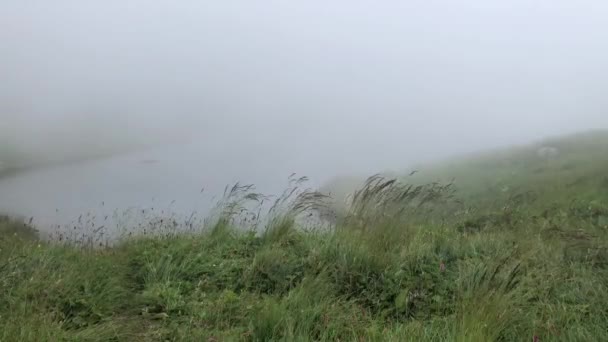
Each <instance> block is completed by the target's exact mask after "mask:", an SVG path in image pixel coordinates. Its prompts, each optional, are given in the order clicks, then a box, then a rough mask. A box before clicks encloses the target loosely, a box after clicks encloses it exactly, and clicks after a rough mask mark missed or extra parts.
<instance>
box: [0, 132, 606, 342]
mask: <svg viewBox="0 0 608 342" xmlns="http://www.w3.org/2000/svg"><path fill="white" fill-rule="evenodd" d="M543 144H549V145H553V146H557V147H558V148H559V149H560V151H561V154H560V156H559V157H557V158H555V159H552V160H542V159H539V158H538V157H537V156H536V155H535V154H534V151H535V150H536V148H537V146H528V147H521V148H517V149H512V150H508V151H500V152H497V153H493V154H491V155H482V156H475V157H471V158H468V159H465V160H460V161H449V162H445V163H442V164H437V165H433V166H428V167H426V168H422V169H421V171H420V172H419V174H417V175H415V176H412V177H405V178H404V180H405V181H406V182H409V183H414V184H426V183H428V182H431V181H434V180H440V181H445V180H449V179H451V178H452V177H455V180H454V184H453V185H452V186H451V187H446V188H443V187H440V188H437V187H432V186H431V187H428V186H423V187H421V188H420V190H418V193H415V190H414V189H416V187H412V188H408V187H407V186H405V185H402V184H399V183H397V182H395V183H392V182H387V181H386V180H383V179H381V178H376V181H377V182H376V183H374V182H370V183H368V186H367V187H365V188H363V190H362V191H360V192H359V193H358V196H356V197H355V203H354V204H353V206H352V208H354V210H353V212H350V215H347V216H345V217H344V218H343V219H340V220H338V221H337V226H336V228H335V229H333V230H316V231H314V230H313V231H305V230H301V229H298V224H297V223H296V222H298V221H297V220H294V217H295V216H297V215H296V214H297V213H299V212H301V211H302V210H303V209H302V208H301V206H298V205H286V206H285V207H286V208H287V209H285V212H280V211H278V210H277V211H275V212H274V214H275V216H274V218H273V219H272V220H271V221H270V223H269V224H268V225H267V227H266V228H267V229H266V230H264V231H262V232H261V233H254V232H251V231H243V230H241V229H238V227H235V225H234V222H235V221H234V220H229V219H222V220H219V221H217V223H216V224H215V225H213V226H212V229H208V230H206V231H205V232H202V233H196V234H188V235H167V236H164V237H149V236H148V237H137V238H129V239H126V240H124V241H122V242H121V243H120V244H119V245H117V246H115V247H112V248H104V249H90V248H82V247H81V246H77V245H75V246H68V245H59V244H56V243H52V242H49V243H45V242H40V241H38V240H37V239H36V238H35V232H33V231H30V230H26V228H27V226H26V227H24V225H23V224H21V223H15V222H13V221H10V220H8V219H2V220H0V294H1V295H0V341H62V340H65V341H338V340H339V341H526V340H527V341H532V340H533V338H534V337H535V336H536V337H538V338H539V339H540V341H608V328H606V327H608V288H607V287H608V239H607V238H608V197H607V196H608V179H607V178H606V175H608V158H606V157H605V156H608V153H607V151H608V150H607V148H608V134H604V133H592V134H587V135H577V136H572V137H566V138H561V139H555V140H553V141H550V142H544V143H543ZM408 189H409V190H408ZM412 194H413V195H412ZM429 194H433V195H434V196H435V197H433V198H431V199H428V200H423V199H424V198H427V197H425V196H429ZM308 195H309V196H308V197H307V195H302V196H298V198H299V199H304V200H305V202H306V203H310V200H311V198H310V193H308ZM245 196H247V195H245ZM245 196H244V197H245ZM253 197H255V196H251V195H250V196H249V197H248V198H253ZM315 200H316V199H313V202H314V201H315ZM421 202H424V203H423V204H421ZM295 203H298V202H297V201H296V202H295ZM236 207H237V206H232V207H230V215H233V214H234V212H238V211H239V210H235V208H236ZM403 208H405V209H406V210H402V209H403ZM230 215H229V216H230Z"/></svg>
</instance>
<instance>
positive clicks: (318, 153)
mask: <svg viewBox="0 0 608 342" xmlns="http://www.w3.org/2000/svg"><path fill="white" fill-rule="evenodd" d="M606 18H608V3H607V2H605V1H601V0H597V1H590V0H586V1H585V0H583V1H565V0H563V1H562V0H546V1H534V0H513V1H488V0H464V1H429V0H425V1H353V0H350V1H316V0H309V1H251V0H249V1H229V0H227V1H185V0H184V1H142V0H131V1H122V0H121V1H112V0H109V1H75V0H74V1H65V0H54V1H17V0H14V1H11V0H4V1H1V2H0V78H1V82H0V118H1V120H0V138H2V140H3V141H2V144H4V145H5V146H11V147H12V148H14V149H16V150H18V151H20V153H22V155H24V156H29V157H28V158H30V159H31V160H43V161H53V160H61V159H66V158H73V157H83V156H87V154H95V153H98V152H100V151H104V150H112V151H114V150H116V149H127V148H131V147H141V146H142V145H150V146H152V150H154V149H159V148H161V147H162V148H165V149H166V145H167V144H172V146H176V147H175V148H173V149H172V150H171V152H166V153H165V154H164V155H163V154H162V153H160V157H159V153H156V154H154V153H153V155H154V158H156V159H159V160H160V162H163V159H165V160H164V162H165V163H168V162H169V161H171V160H173V162H174V163H186V165H182V166H180V168H181V171H180V172H183V173H185V174H188V172H187V171H184V170H188V169H189V168H190V170H191V172H190V173H189V174H188V175H189V176H188V177H190V178H191V179H192V182H190V183H188V182H187V181H183V177H182V179H181V180H180V182H183V183H184V184H183V187H184V188H186V187H194V184H193V183H194V182H195V179H196V177H195V176H194V175H193V174H197V175H200V174H202V173H204V172H207V173H208V174H205V175H201V176H200V177H199V178H198V179H197V181H200V182H201V183H202V182H212V183H216V182H217V183H218V184H219V183H222V182H224V181H226V179H233V178H239V179H243V178H244V179H245V180H246V181H247V180H252V181H259V182H271V181H270V177H272V178H274V177H276V175H277V174H281V175H285V176H287V175H288V174H289V173H290V172H299V173H303V174H308V175H312V176H313V177H317V178H322V177H326V178H329V177H331V176H332V175H334V174H336V173H353V172H373V171H375V170H383V169H400V168H406V167H407V166H408V165H409V164H411V163H413V162H417V161H424V160H429V159H438V158H443V157H445V156H448V155H452V154H461V153H466V152H469V151H476V150H480V149H484V148H488V147H495V146H503V145H509V144H513V143H525V142H528V141H531V140H536V139H539V138H542V137H545V136H548V135H555V134H561V133H568V132H574V131H580V130H586V129H593V128H605V127H608V110H607V108H608V97H606V95H605V91H606V89H608V68H607V65H606V61H608V21H607V20H606ZM179 146H183V148H182V147H179ZM180 153H181V154H184V155H186V154H187V155H188V157H187V158H181V159H180V158H179V157H176V156H175V155H176V154H180ZM168 155H171V157H167V158H163V156H168ZM195 159H196V160H197V161H195ZM202 160H204V161H205V162H203V161H202ZM188 163H192V165H188ZM193 165H197V167H193ZM163 167H165V166H163ZM95 168H96V169H97V170H99V169H103V167H102V166H98V167H95ZM76 173H79V172H76ZM132 173H133V175H134V176H133V177H135V178H137V176H135V174H136V173H137V172H136V171H132ZM105 174H106V177H108V176H107V174H112V175H113V176H112V177H118V176H117V174H116V173H112V172H110V171H107V172H106V173H105ZM262 174H263V175H266V178H267V179H266V180H264V179H263V178H264V176H263V175H262ZM215 175H223V176H225V177H224V178H221V177H219V176H218V177H216V176H215ZM182 176H183V175H182ZM40 177H42V178H39V179H38V181H39V182H43V181H48V179H46V178H44V177H43V176H40ZM54 177H60V176H59V175H55V176H54ZM99 177H103V176H101V175H96V176H95V177H94V176H90V177H89V178H88V179H87V180H86V181H85V180H83V182H84V183H86V184H90V183H91V182H93V180H94V179H98V178H99ZM180 177H181V176H180ZM188 177H186V178H187V179H190V178H188ZM140 178H141V177H140ZM143 178H145V177H143ZM52 179H56V178H52ZM152 179H155V178H151V180H152ZM173 181H174V180H172V179H171V180H169V179H166V183H171V182H173ZM281 181H282V179H281ZM4 182H5V184H4V186H5V188H4V192H3V193H2V194H1V195H0V199H2V198H4V202H10V201H8V200H7V195H6V194H7V191H9V189H10V193H11V196H12V197H15V196H14V194H15V193H18V192H19V191H20V190H19V189H21V191H24V190H23V189H24V188H23V186H18V185H15V184H18V183H19V182H18V181H14V182H12V183H11V184H10V185H9V184H6V183H7V181H6V180H5V181H4ZM22 182H23V183H24V184H29V183H31V179H30V180H22ZM55 183H57V182H55ZM0 185H1V183H0ZM203 185H205V184H203ZM9 186H10V187H9ZM222 186H223V183H222ZM7 187H8V188H7ZM0 188H1V187H0ZM157 190H158V192H163V191H165V192H167V191H169V190H168V189H165V188H162V189H157ZM48 191H54V189H48ZM133 192H137V191H136V190H133ZM23 196H25V195H23ZM74 196H76V195H74ZM81 196H84V195H81ZM76 197H78V196H76ZM135 198H136V197H133V198H132V200H133V201H135ZM47 200H48V201H50V200H51V199H47ZM74 201H76V200H74ZM44 203H48V202H43V203H37V204H36V206H44ZM27 205H30V204H29V202H27V201H25V200H24V201H23V203H22V204H19V206H27ZM13 206H15V205H13ZM0 209H2V208H0Z"/></svg>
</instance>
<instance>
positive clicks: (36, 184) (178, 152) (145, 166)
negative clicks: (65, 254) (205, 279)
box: [0, 144, 322, 232]
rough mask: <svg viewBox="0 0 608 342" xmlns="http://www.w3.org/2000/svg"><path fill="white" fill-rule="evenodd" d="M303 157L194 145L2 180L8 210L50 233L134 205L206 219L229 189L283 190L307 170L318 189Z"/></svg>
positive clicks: (0, 191)
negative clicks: (244, 186)
mask: <svg viewBox="0 0 608 342" xmlns="http://www.w3.org/2000/svg"><path fill="white" fill-rule="evenodd" d="M213 151H216V152H213ZM297 157H298V156H295V157H294V158H293V159H289V158H281V156H277V155H272V154H270V155H269V154H264V153H260V154H248V153H245V152H239V151H222V150H221V148H220V149H218V148H217V146H214V149H211V147H209V148H206V147H205V146H201V145H197V144H189V145H180V146H171V147H166V148H162V149H156V150H152V151H146V152H142V153H136V154H129V155H123V156H118V157H114V158H109V159H100V160H95V161H89V162H84V163H78V164H71V165H62V166H57V167H51V168H45V169H39V170H34V171H29V172H24V173H21V174H19V175H16V176H12V177H9V178H5V179H2V180H0V211H2V212H8V213H10V214H15V215H22V216H24V217H28V218H29V217H34V221H33V222H34V224H35V225H36V226H37V227H38V228H39V229H41V230H42V231H45V232H48V231H50V230H52V229H54V228H53V226H56V225H70V224H74V222H76V221H77V220H78V218H79V217H80V216H81V215H83V214H85V215H87V214H88V215H89V217H93V216H94V217H96V220H97V221H99V220H100V218H102V217H104V218H105V217H107V216H109V217H113V216H116V215H118V216H120V215H122V214H121V213H122V212H124V211H127V210H129V209H130V210H131V211H133V210H141V209H148V210H149V209H151V208H154V210H156V211H157V212H164V213H168V212H171V213H173V214H177V215H181V216H188V215H191V213H193V212H197V215H199V216H204V215H205V213H206V212H207V211H208V210H209V208H210V207H211V206H212V205H213V204H214V203H216V201H217V199H218V196H221V195H222V193H223V192H224V188H225V186H226V185H228V184H234V183H235V182H237V181H240V182H241V183H245V184H255V185H256V190H257V191H259V192H262V193H265V194H278V193H279V192H281V191H282V190H283V189H284V188H285V187H286V185H287V178H288V176H289V175H290V174H291V173H292V172H295V171H299V172H298V175H307V176H311V178H312V180H311V182H310V183H309V185H310V186H315V185H316V184H318V182H319V181H321V180H322V179H320V178H318V177H320V175H321V174H322V171H321V170H319V169H318V170H312V169H310V168H308V169H306V166H305V165H303V164H301V165H300V166H302V167H301V168H299V170H298V159H297ZM263 158H266V159H263ZM307 171H308V173H306V172H307ZM315 171H316V175H311V173H315ZM303 172H304V173H303ZM314 176H317V178H315V177H314ZM315 181H316V182H317V183H315ZM203 188H204V191H203V192H202V193H201V190H202V189H203ZM100 224H103V223H102V222H101V221H100V222H98V223H97V226H99V225H100ZM106 224H108V223H107V222H106ZM111 224H113V225H115V224H116V222H113V223H111Z"/></svg>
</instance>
